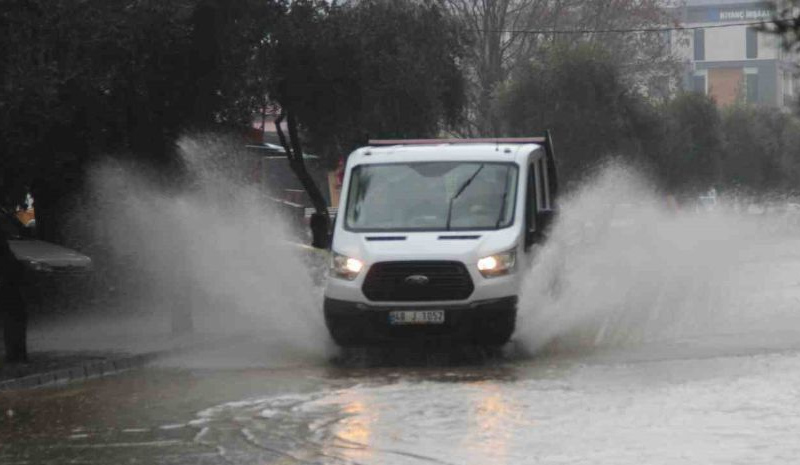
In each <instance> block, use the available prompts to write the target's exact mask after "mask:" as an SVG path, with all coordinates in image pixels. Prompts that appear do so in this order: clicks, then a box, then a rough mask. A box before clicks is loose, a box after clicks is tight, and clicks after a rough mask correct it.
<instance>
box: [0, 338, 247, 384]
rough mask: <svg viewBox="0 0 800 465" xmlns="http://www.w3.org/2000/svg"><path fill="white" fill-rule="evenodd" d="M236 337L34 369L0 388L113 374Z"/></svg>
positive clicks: (235, 339) (67, 381)
mask: <svg viewBox="0 0 800 465" xmlns="http://www.w3.org/2000/svg"><path fill="white" fill-rule="evenodd" d="M238 340H241V336H231V337H228V338H222V339H221V340H217V341H210V342H208V341H207V342H205V343H198V344H189V345H187V346H185V347H177V348H170V349H165V350H161V351H155V352H146V353H143V354H136V355H121V356H119V357H117V358H110V359H108V360H93V361H90V362H86V363H83V364H82V365H76V366H73V367H70V368H62V369H58V370H51V371H47V372H44V373H36V374H33V375H28V376H23V377H20V378H14V379H9V380H5V381H0V392H4V391H10V390H19V389H32V388H38V387H43V386H50V385H54V384H67V383H71V382H77V381H84V380H87V379H92V378H100V377H102V376H108V375H113V374H117V373H121V372H123V371H127V370H132V369H134V368H141V367H143V366H145V365H147V364H148V363H150V362H152V361H154V360H156V359H158V358H161V357H169V356H172V355H178V354H180V353H182V352H186V351H189V350H198V349H199V350H203V349H208V348H210V347H214V346H217V345H220V344H224V343H227V342H231V341H238Z"/></svg>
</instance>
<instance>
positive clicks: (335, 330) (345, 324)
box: [325, 316, 366, 347]
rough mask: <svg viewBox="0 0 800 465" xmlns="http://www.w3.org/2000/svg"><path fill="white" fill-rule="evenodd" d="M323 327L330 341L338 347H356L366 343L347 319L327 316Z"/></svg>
mask: <svg viewBox="0 0 800 465" xmlns="http://www.w3.org/2000/svg"><path fill="white" fill-rule="evenodd" d="M325 325H326V326H327V327H328V333H329V334H330V335H331V339H333V342H335V343H336V345H338V346H339V347H358V346H362V345H364V344H365V343H366V341H365V340H364V336H363V334H362V332H361V331H360V329H361V328H359V327H358V326H357V325H354V324H353V321H351V320H350V319H348V318H336V317H331V316H327V317H326V318H325Z"/></svg>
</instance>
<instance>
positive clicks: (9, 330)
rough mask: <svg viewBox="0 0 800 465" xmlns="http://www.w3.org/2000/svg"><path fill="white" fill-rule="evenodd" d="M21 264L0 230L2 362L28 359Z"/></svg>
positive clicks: (26, 317)
mask: <svg viewBox="0 0 800 465" xmlns="http://www.w3.org/2000/svg"><path fill="white" fill-rule="evenodd" d="M21 286H22V265H21V264H20V263H19V261H17V258H16V257H15V256H14V254H13V252H11V249H10V248H9V246H8V239H7V238H6V237H5V235H3V234H2V233H0V314H2V315H3V340H4V342H5V351H6V362H8V363H25V362H27V361H28V341H27V331H28V313H27V310H26V308H25V301H24V300H23V298H22V290H21Z"/></svg>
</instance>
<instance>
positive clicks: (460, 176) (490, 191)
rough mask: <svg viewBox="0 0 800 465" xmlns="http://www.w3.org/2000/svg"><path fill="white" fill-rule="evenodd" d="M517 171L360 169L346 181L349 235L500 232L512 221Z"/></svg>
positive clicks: (420, 166) (447, 165) (426, 165)
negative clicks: (376, 232) (490, 230)
mask: <svg viewBox="0 0 800 465" xmlns="http://www.w3.org/2000/svg"><path fill="white" fill-rule="evenodd" d="M516 193H517V166H516V165H515V164H513V163H494V162H492V163H490V162H420V163H392V164H381V165H361V166H357V167H355V168H353V172H352V174H351V176H350V189H349V191H348V200H347V206H346V209H347V211H346V212H345V220H346V222H345V224H346V226H347V229H350V230H353V231H448V230H480V229H502V228H505V227H508V226H510V225H511V224H512V223H513V221H514V206H515V203H516Z"/></svg>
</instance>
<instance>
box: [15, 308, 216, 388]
mask: <svg viewBox="0 0 800 465" xmlns="http://www.w3.org/2000/svg"><path fill="white" fill-rule="evenodd" d="M169 329H170V328H169V323H168V321H165V318H164V317H163V316H162V315H149V316H144V317H142V316H138V317H137V316H134V317H124V318H121V317H120V316H119V315H116V316H109V317H105V318H104V317H98V316H97V315H94V316H87V317H83V318H79V319H75V320H73V321H71V322H69V323H65V322H63V321H62V322H50V323H49V324H42V325H36V324H34V325H32V327H31V328H30V330H29V333H28V351H29V363H27V364H22V365H5V364H3V362H2V355H3V353H2V344H0V391H4V390H9V389H25V388H32V387H38V386H44V385H50V384H55V383H66V382H71V381H79V380H84V379H88V378H95V377H99V376H105V375H109V374H113V373H118V372H120V371H124V370H129V369H132V368H137V367H141V366H143V365H145V364H147V363H150V362H152V361H153V360H155V359H157V358H161V357H167V356H171V355H176V354H180V353H182V352H186V351H189V350H200V349H204V348H208V347H213V346H218V345H221V344H224V343H225V342H226V341H230V340H231V337H232V335H231V334H230V333H228V334H213V335H212V334H186V335H182V336H175V335H173V334H172V333H171V332H170V331H169ZM0 341H1V340H0Z"/></svg>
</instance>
